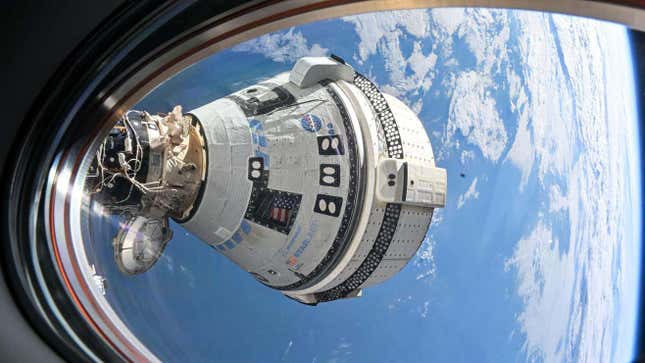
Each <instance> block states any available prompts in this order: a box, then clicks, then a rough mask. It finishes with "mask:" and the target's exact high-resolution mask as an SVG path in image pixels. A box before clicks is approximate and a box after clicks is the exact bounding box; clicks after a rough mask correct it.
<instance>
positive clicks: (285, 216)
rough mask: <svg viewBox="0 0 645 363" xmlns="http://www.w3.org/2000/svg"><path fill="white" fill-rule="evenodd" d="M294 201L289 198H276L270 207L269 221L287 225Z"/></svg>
mask: <svg viewBox="0 0 645 363" xmlns="http://www.w3.org/2000/svg"><path fill="white" fill-rule="evenodd" d="M294 205H295V201H294V200H293V199H292V198H289V197H283V196H280V197H277V198H275V199H274V200H273V205H272V206H271V219H272V220H274V221H275V222H278V223H280V224H287V222H289V216H290V214H291V210H292V209H293V207H294Z"/></svg>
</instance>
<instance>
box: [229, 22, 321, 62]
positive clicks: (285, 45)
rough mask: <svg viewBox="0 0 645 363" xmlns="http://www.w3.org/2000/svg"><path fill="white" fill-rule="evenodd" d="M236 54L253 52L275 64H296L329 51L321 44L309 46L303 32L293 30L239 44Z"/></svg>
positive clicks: (235, 49) (234, 48) (236, 47)
mask: <svg viewBox="0 0 645 363" xmlns="http://www.w3.org/2000/svg"><path fill="white" fill-rule="evenodd" d="M232 50H233V51H235V52H251V53H258V54H262V55H263V56H265V57H267V58H270V59H271V60H273V61H275V62H281V63H286V62H295V61H296V60H298V59H299V58H302V57H306V56H312V57H316V56H325V55H327V54H329V49H327V48H323V47H321V46H320V45H319V44H314V45H312V46H311V47H310V46H309V44H308V42H307V39H306V38H305V37H304V36H303V35H302V33H301V32H299V31H295V30H294V28H291V29H289V30H287V31H282V32H276V33H271V34H267V35H263V36H261V37H257V38H254V39H251V40H249V41H246V42H244V43H241V44H238V45H237V46H235V47H233V48H232Z"/></svg>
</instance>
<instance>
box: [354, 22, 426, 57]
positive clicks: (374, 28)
mask: <svg viewBox="0 0 645 363" xmlns="http://www.w3.org/2000/svg"><path fill="white" fill-rule="evenodd" d="M342 20H343V21H346V22H349V23H352V24H354V29H355V30H356V34H358V37H359V39H360V42H359V44H358V54H359V56H358V58H357V59H356V60H357V61H358V62H359V64H362V63H363V62H365V61H366V60H367V59H368V58H369V57H370V56H371V55H374V54H376V50H377V46H378V45H379V43H380V42H381V41H382V40H384V39H386V40H388V42H392V41H397V42H398V36H399V35H400V34H401V30H405V31H406V32H407V33H409V34H411V35H413V36H415V37H417V38H424V37H425V36H426V35H427V33H428V25H429V16H428V12H427V11H426V10H422V9H420V10H405V11H388V12H379V13H369V14H362V15H355V16H347V17H344V18H342ZM393 35H394V37H393Z"/></svg>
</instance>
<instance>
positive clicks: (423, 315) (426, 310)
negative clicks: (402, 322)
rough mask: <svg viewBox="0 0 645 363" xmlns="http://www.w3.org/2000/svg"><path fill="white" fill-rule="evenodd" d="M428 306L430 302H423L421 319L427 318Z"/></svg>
mask: <svg viewBox="0 0 645 363" xmlns="http://www.w3.org/2000/svg"><path fill="white" fill-rule="evenodd" d="M428 306H430V301H425V302H423V311H421V318H422V319H425V318H427V317H428Z"/></svg>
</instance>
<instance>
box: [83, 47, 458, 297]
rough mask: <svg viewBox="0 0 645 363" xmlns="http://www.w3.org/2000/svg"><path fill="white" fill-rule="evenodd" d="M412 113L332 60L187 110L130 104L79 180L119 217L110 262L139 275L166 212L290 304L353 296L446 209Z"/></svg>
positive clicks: (311, 61) (316, 60)
mask: <svg viewBox="0 0 645 363" xmlns="http://www.w3.org/2000/svg"><path fill="white" fill-rule="evenodd" d="M422 130H424V128H423V125H422V124H421V121H420V120H419V119H418V117H417V116H416V115H415V113H414V112H413V111H412V110H410V109H409V108H408V107H407V106H406V105H404V104H403V103H402V102H401V101H399V100H398V99H396V98H394V97H392V96H390V95H387V94H384V93H382V92H381V91H380V90H379V89H378V87H376V86H375V85H374V84H373V83H372V82H371V81H370V80H369V79H368V78H366V77H365V76H363V75H361V74H359V73H358V72H356V71H355V70H354V69H353V68H352V67H351V66H349V65H348V64H346V63H345V62H344V61H343V60H342V59H340V58H338V57H335V56H333V57H305V58H302V59H300V60H299V61H298V62H297V63H296V64H295V66H294V67H293V69H292V70H291V71H290V72H288V73H283V74H279V75H276V76H275V77H273V78H271V79H268V80H266V81H263V82H261V83H259V84H256V85H253V86H251V87H247V88H244V89H242V90H239V91H238V92H235V93H233V94H231V95H228V96H226V97H223V98H220V99H217V100H214V101H213V102H211V103H208V104H205V105H203V106H201V107H198V108H196V109H194V110H190V111H188V112H184V110H182V108H181V106H176V107H175V108H174V109H173V110H172V112H170V113H169V114H165V115H151V114H149V113H148V112H146V111H134V110H133V111H128V112H127V113H126V114H125V115H124V116H123V118H122V119H121V120H119V121H118V123H117V124H116V125H115V126H114V128H112V130H111V131H110V133H109V135H108V136H107V137H106V139H105V140H104V141H103V143H102V144H101V145H100V147H99V149H98V151H97V153H96V157H95V158H94V160H93V162H92V166H91V167H90V173H89V174H88V176H87V177H86V183H85V188H86V190H87V191H88V192H89V194H90V195H91V196H92V199H93V200H95V201H97V202H100V203H101V204H102V205H103V206H104V207H106V208H107V209H109V211H110V213H112V214H114V215H118V216H120V218H121V221H122V222H121V223H120V230H119V232H118V234H117V235H116V236H115V237H114V241H113V247H114V257H115V262H116V264H117V266H118V267H119V269H120V270H121V271H122V272H123V273H125V274H138V273H143V272H145V271H146V270H148V269H149V268H151V267H152V266H153V265H154V264H155V262H156V261H157V260H158V259H159V258H160V256H161V255H162V254H163V250H164V248H165V246H166V244H167V243H168V242H169V241H170V240H171V238H172V231H171V229H170V227H169V224H168V220H169V219H170V218H172V219H173V220H175V221H176V222H178V223H180V224H182V225H183V227H185V228H186V229H187V230H188V231H190V232H191V233H193V234H194V235H195V236H197V237H199V238H200V239H201V240H202V241H204V242H205V243H207V244H208V245H209V246H211V247H212V248H213V249H214V250H215V251H217V252H219V253H221V254H223V255H224V256H226V257H227V258H229V259H230V260H232V261H233V262H235V263H236V264H238V265H239V266H240V267H241V268H243V269H244V270H246V271H248V272H249V273H250V274H252V275H253V276H254V277H255V278H256V279H257V280H258V281H259V282H261V283H262V284H264V285H266V286H268V287H271V288H273V289H276V290H279V291H281V292H282V293H283V294H285V295H286V296H287V297H290V298H292V299H295V300H297V301H299V302H302V303H305V304H310V305H315V304H317V303H319V302H325V301H331V300H336V299H342V298H348V297H356V296H360V295H361V292H362V289H363V288H366V287H369V286H372V285H375V284H379V283H381V282H383V281H385V280H386V279H388V278H390V277H392V276H393V275H395V274H396V273H397V272H398V271H400V270H401V269H402V268H403V267H404V266H405V265H406V263H407V262H408V261H409V260H410V259H411V258H412V257H413V256H414V254H415V253H416V251H417V250H418V248H419V246H420V245H421V242H422V241H423V239H424V236H425V234H426V232H427V230H428V227H429V225H430V221H431V218H432V213H433V210H434V208H439V207H443V206H444V205H445V198H446V191H447V176H446V171H445V169H442V168H437V167H436V166H435V162H434V156H433V151H432V148H431V145H430V141H429V139H428V136H427V135H426V133H425V132H422Z"/></svg>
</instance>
